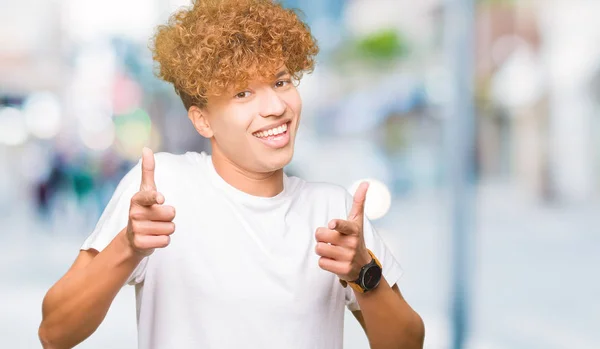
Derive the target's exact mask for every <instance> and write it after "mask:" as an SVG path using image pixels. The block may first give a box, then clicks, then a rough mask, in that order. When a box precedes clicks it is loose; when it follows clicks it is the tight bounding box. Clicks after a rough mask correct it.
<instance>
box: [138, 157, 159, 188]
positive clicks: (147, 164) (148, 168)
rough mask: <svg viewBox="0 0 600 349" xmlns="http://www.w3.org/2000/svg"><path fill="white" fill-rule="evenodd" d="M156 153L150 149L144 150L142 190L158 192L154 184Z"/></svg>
mask: <svg viewBox="0 0 600 349" xmlns="http://www.w3.org/2000/svg"><path fill="white" fill-rule="evenodd" d="M154 167H155V164H154V153H153V152H152V150H151V149H150V148H146V147H144V149H142V183H141V184H140V190H156V183H154Z"/></svg>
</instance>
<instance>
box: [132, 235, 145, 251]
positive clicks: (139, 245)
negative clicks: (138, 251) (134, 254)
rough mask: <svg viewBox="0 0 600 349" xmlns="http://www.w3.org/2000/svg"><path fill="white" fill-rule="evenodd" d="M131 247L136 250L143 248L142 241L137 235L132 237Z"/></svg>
mask: <svg viewBox="0 0 600 349" xmlns="http://www.w3.org/2000/svg"><path fill="white" fill-rule="evenodd" d="M133 245H134V246H135V247H137V248H143V245H144V240H143V239H142V238H141V237H140V236H139V235H134V236H133Z"/></svg>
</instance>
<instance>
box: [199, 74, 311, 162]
mask: <svg viewBox="0 0 600 349" xmlns="http://www.w3.org/2000/svg"><path fill="white" fill-rule="evenodd" d="M301 110H302V101H301V99H300V95H299V94H298V90H297V89H296V87H295V86H294V85H293V83H292V80H291V76H290V74H288V73H287V71H286V70H283V69H282V70H280V71H278V72H277V73H276V74H275V75H274V76H273V78H272V79H270V80H268V81H260V80H256V81H251V82H250V83H249V84H248V87H247V88H244V89H242V90H239V91H230V92H228V93H224V94H222V95H221V96H218V97H213V98H211V97H209V98H208V103H207V106H206V108H204V113H205V116H206V118H207V120H208V122H209V123H210V128H211V129H212V132H213V137H212V139H211V143H212V146H213V154H214V153H216V152H220V153H222V154H223V155H224V156H225V157H226V158H227V159H229V160H230V161H232V162H234V163H235V164H236V165H238V166H240V167H241V168H243V169H245V170H247V171H252V172H257V173H264V172H271V171H275V170H278V169H281V168H283V167H284V166H285V165H287V164H288V163H289V162H290V161H291V160H292V156H293V154H294V141H295V138H296V132H297V130H298V125H299V122H300V113H301Z"/></svg>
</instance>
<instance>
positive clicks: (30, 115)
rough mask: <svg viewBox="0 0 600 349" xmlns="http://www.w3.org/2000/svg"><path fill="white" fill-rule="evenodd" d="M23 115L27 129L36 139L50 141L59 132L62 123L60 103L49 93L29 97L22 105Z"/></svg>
mask: <svg viewBox="0 0 600 349" xmlns="http://www.w3.org/2000/svg"><path fill="white" fill-rule="evenodd" d="M23 114H24V116H25V123H26V125H27V129H28V130H29V132H30V133H31V134H32V135H34V136H36V137H38V138H41V139H51V138H53V137H55V136H56V135H57V134H58V133H59V132H60V128H61V121H62V111H61V106H60V101H59V100H58V98H57V97H56V96H55V95H53V94H52V93H50V92H40V93H35V94H32V95H31V96H29V98H27V100H26V101H25V103H24V105H23Z"/></svg>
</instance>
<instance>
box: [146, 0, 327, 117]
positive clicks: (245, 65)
mask: <svg viewBox="0 0 600 349" xmlns="http://www.w3.org/2000/svg"><path fill="white" fill-rule="evenodd" d="M150 49H151V51H152V57H153V59H154V61H155V62H156V63H158V71H157V76H158V77H159V78H161V79H163V80H165V81H167V82H170V83H172V84H173V86H174V88H175V91H176V92H177V94H178V95H179V96H180V97H181V100H182V101H183V104H184V106H185V108H186V109H189V108H190V107H191V106H193V105H196V106H198V107H204V106H205V105H206V102H207V97H208V96H209V95H220V94H222V93H223V92H225V91H227V90H228V89H231V88H236V89H238V88H243V87H244V85H245V84H247V83H248V81H250V80H252V79H256V78H258V79H267V78H269V77H271V76H272V74H274V73H275V70H276V69H278V68H280V67H282V66H284V67H286V68H287V70H288V72H289V73H290V74H291V75H292V78H293V79H294V80H295V81H299V80H300V79H301V78H302V75H303V74H304V73H309V72H312V70H313V69H314V64H315V56H316V54H317V53H318V51H319V49H318V46H317V42H316V40H315V38H314V37H313V36H312V35H311V33H310V29H309V27H308V25H306V24H305V23H304V22H303V21H301V20H300V19H299V17H298V14H297V13H296V12H295V11H294V10H291V9H285V8H283V7H282V5H281V4H279V3H277V2H275V1H273V0H193V2H192V5H191V6H190V7H188V8H183V9H181V10H179V11H177V12H175V13H174V14H173V15H171V17H170V18H169V21H168V22H167V24H165V25H160V26H158V27H157V29H156V33H155V35H154V37H153V38H152V42H151V47H150Z"/></svg>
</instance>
